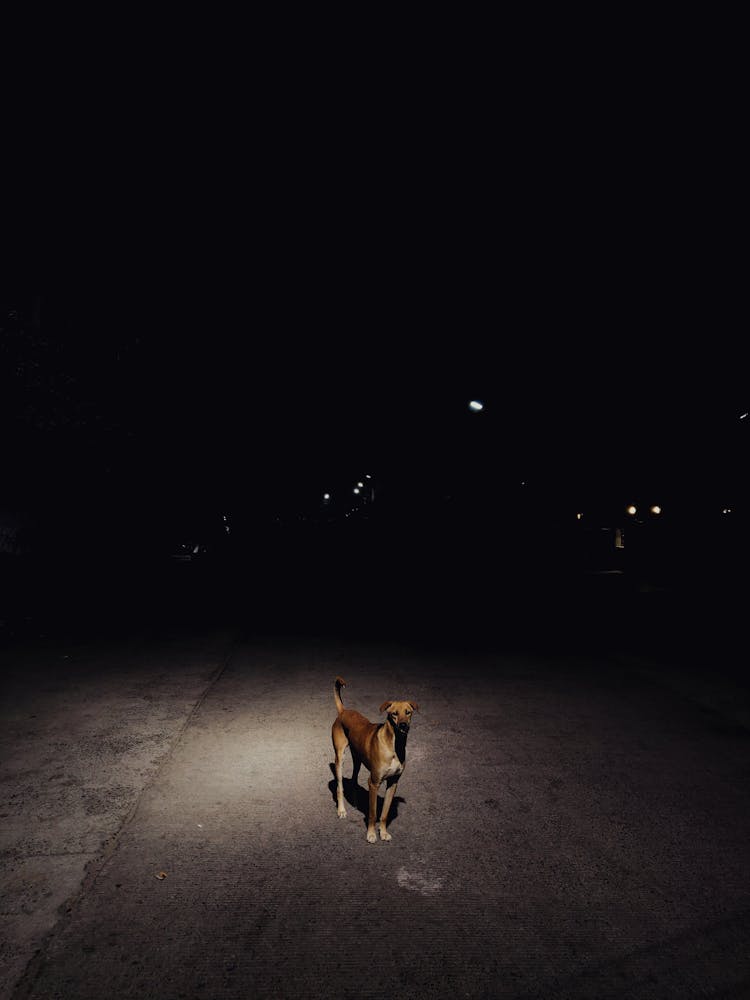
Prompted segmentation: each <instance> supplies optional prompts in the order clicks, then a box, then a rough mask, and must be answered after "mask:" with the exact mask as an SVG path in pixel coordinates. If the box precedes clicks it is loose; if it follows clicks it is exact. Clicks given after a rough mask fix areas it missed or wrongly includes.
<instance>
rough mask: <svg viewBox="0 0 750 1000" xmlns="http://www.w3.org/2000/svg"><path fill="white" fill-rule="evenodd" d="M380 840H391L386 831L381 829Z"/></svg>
mask: <svg viewBox="0 0 750 1000" xmlns="http://www.w3.org/2000/svg"><path fill="white" fill-rule="evenodd" d="M380 839H381V840H392V839H393V838H392V837H391V835H390V833H388V831H387V830H383V829H381V831H380Z"/></svg>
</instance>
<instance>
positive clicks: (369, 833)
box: [367, 830, 378, 844]
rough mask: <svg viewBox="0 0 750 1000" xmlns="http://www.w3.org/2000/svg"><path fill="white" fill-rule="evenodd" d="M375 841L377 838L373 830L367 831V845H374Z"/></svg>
mask: <svg viewBox="0 0 750 1000" xmlns="http://www.w3.org/2000/svg"><path fill="white" fill-rule="evenodd" d="M377 839H378V838H377V837H376V836H375V831H374V830H368V831H367V843H368V844H374V843H375V841H376V840H377Z"/></svg>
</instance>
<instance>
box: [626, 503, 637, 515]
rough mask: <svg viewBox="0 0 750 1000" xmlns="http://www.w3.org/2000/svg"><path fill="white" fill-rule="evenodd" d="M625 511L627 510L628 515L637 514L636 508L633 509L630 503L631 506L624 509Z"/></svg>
mask: <svg viewBox="0 0 750 1000" xmlns="http://www.w3.org/2000/svg"><path fill="white" fill-rule="evenodd" d="M626 510H627V512H628V514H637V513H638V508H637V507H634V506H633V505H632V503H631V505H630V506H629V507H627V508H626Z"/></svg>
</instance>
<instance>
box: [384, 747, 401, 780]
mask: <svg viewBox="0 0 750 1000" xmlns="http://www.w3.org/2000/svg"><path fill="white" fill-rule="evenodd" d="M403 769H404V765H403V763H402V762H401V761H400V760H399V759H398V756H397V755H396V754H395V753H394V754H393V756H392V757H391V759H390V760H389V761H388V763H387V764H386V766H385V770H384V772H383V776H384V777H385V778H392V777H393V776H394V775H395V774H401V772H402V771H403Z"/></svg>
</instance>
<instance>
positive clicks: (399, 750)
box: [388, 718, 409, 764]
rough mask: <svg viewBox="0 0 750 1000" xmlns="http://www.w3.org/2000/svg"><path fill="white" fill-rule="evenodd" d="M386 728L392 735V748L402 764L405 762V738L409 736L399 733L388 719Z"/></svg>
mask: <svg viewBox="0 0 750 1000" xmlns="http://www.w3.org/2000/svg"><path fill="white" fill-rule="evenodd" d="M388 726H389V728H390V730H391V732H392V733H393V748H394V750H395V751H396V756H397V757H398V759H399V760H400V761H401V763H402V764H403V763H404V761H405V760H406V737H407V736H408V735H409V734H408V733H402V732H400V731H399V730H398V729H397V728H396V726H394V724H393V720H392V719H391V718H389V719H388Z"/></svg>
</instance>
